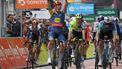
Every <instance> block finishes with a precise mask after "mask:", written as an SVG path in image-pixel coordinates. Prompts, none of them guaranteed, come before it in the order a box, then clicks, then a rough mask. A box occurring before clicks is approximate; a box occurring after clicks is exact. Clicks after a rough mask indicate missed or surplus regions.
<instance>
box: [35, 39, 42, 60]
mask: <svg viewBox="0 0 122 69" xmlns="http://www.w3.org/2000/svg"><path fill="white" fill-rule="evenodd" d="M37 44H38V45H37V46H36V61H38V60H39V55H40V48H41V44H42V42H41V37H39V38H38V40H37Z"/></svg>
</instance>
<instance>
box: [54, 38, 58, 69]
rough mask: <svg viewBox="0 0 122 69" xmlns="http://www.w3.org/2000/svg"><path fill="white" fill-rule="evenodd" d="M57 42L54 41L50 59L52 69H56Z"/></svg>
mask: <svg viewBox="0 0 122 69" xmlns="http://www.w3.org/2000/svg"><path fill="white" fill-rule="evenodd" d="M58 55H59V42H58V40H57V39H54V48H53V58H52V69H56V66H57V64H58V63H57V58H58V57H59V56H58Z"/></svg>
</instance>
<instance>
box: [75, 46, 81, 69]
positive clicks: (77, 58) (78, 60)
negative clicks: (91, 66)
mask: <svg viewBox="0 0 122 69" xmlns="http://www.w3.org/2000/svg"><path fill="white" fill-rule="evenodd" d="M75 54H76V55H75V65H76V69H81V65H80V59H81V57H80V53H79V49H78V46H76V48H75Z"/></svg>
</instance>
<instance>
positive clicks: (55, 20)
mask: <svg viewBox="0 0 122 69" xmlns="http://www.w3.org/2000/svg"><path fill="white" fill-rule="evenodd" d="M64 16H65V15H64V13H62V12H60V13H58V14H57V13H53V15H52V17H51V19H50V22H51V23H52V26H53V27H58V28H59V27H63V25H64V23H65V22H64V19H65V17H64Z"/></svg>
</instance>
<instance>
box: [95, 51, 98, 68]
mask: <svg viewBox="0 0 122 69" xmlns="http://www.w3.org/2000/svg"><path fill="white" fill-rule="evenodd" d="M98 62H99V57H98V52H97V51H96V57H95V69H98Z"/></svg>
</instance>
